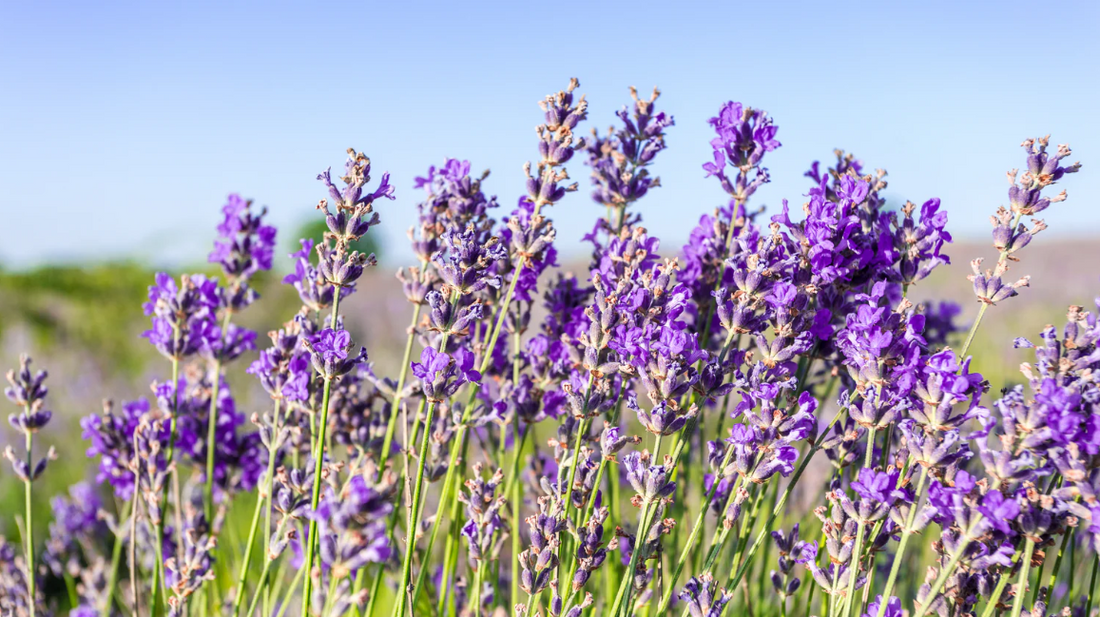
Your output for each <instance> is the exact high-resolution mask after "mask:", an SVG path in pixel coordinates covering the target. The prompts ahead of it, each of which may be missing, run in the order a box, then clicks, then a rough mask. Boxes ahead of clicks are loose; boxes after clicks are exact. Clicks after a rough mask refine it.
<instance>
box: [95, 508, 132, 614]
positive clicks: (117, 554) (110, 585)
mask: <svg viewBox="0 0 1100 617" xmlns="http://www.w3.org/2000/svg"><path fill="white" fill-rule="evenodd" d="M129 509H130V506H129V505H127V510H129ZM125 518H129V516H128V515H127V516H123V517H119V519H118V521H117V522H116V524H118V525H121V524H122V520H123V519H125ZM119 531H121V529H119ZM122 544H123V534H121V533H116V534H115V544H114V547H113V548H112V549H111V570H110V572H108V573H107V592H108V594H109V595H108V596H107V600H106V601H105V602H104V603H103V606H102V607H100V613H99V614H100V617H110V616H111V606H112V605H113V604H114V601H115V595H116V589H115V587H116V583H117V582H118V566H119V564H121V563H122Z"/></svg>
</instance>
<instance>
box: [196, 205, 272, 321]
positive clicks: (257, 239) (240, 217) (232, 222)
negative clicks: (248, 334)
mask: <svg viewBox="0 0 1100 617" xmlns="http://www.w3.org/2000/svg"><path fill="white" fill-rule="evenodd" d="M222 214H224V215H225V218H224V220H223V221H222V223H221V224H219V225H218V240H216V241H215V242H214V250H213V252H211V253H210V256H209V257H208V261H209V262H210V263H216V264H221V267H222V271H223V272H225V275H226V277H227V279H228V280H229V283H228V289H227V292H228V294H229V298H228V302H227V305H228V306H230V307H232V308H233V309H234V310H239V309H242V308H244V307H245V306H248V305H249V304H251V303H252V302H253V301H255V299H256V297H257V296H256V293H255V292H254V291H252V290H251V289H250V288H249V287H248V279H249V278H251V277H252V275H254V274H255V273H256V272H259V271H261V270H270V269H271V264H272V257H273V256H274V253H275V233H276V232H275V228H274V227H272V226H270V225H264V224H263V218H264V216H265V215H266V214H267V208H264V209H262V210H260V212H259V213H258V214H254V213H253V212H252V202H251V201H245V200H244V199H242V198H241V196H240V195H237V194H232V195H230V196H229V201H228V203H227V204H226V205H225V206H224V207H223V208H222Z"/></svg>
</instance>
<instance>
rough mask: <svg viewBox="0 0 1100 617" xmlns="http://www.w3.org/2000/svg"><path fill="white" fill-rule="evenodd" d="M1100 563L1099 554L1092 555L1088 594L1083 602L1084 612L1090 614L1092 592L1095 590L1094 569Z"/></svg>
mask: <svg viewBox="0 0 1100 617" xmlns="http://www.w3.org/2000/svg"><path fill="white" fill-rule="evenodd" d="M1098 565H1100V555H1094V556H1093V561H1092V575H1091V576H1089V596H1088V600H1087V601H1086V603H1085V614H1086V615H1092V594H1093V592H1094V591H1096V570H1097V566H1098Z"/></svg>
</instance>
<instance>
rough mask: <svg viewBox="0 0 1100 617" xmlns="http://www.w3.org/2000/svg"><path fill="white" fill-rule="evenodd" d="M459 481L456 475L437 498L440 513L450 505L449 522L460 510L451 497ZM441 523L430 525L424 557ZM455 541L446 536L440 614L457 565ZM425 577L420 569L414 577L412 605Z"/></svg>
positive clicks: (426, 570)
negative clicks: (453, 555)
mask: <svg viewBox="0 0 1100 617" xmlns="http://www.w3.org/2000/svg"><path fill="white" fill-rule="evenodd" d="M461 481H462V477H461V476H457V475H456V476H455V477H454V479H453V480H452V481H451V483H450V485H448V486H444V487H443V494H442V495H440V497H439V504H440V511H442V507H443V505H444V504H448V503H449V504H450V505H451V510H450V513H451V520H456V518H457V516H458V513H459V511H460V510H461V507H460V503H461V502H459V501H458V500H457V499H454V498H453V497H452V496H451V494H452V493H454V492H455V491H458V490H460V489H459V488H458V487H456V486H454V484H455V483H457V482H461ZM442 522H443V521H442V520H437V521H436V522H435V523H434V524H433V525H432V531H431V533H430V534H428V545H427V546H426V547H425V548H424V555H431V554H432V549H433V548H434V547H435V541H436V537H437V536H438V535H439V530H440V529H441V528H442V527H443V525H442ZM453 531H457V529H454V530H453ZM457 541H458V539H457V538H455V537H454V536H453V535H448V536H447V544H446V546H445V547H444V549H443V576H442V578H441V580H440V587H439V589H438V590H437V595H438V598H437V612H439V613H440V614H442V613H443V609H444V607H445V606H446V598H447V592H448V588H449V587H450V582H451V576H450V575H451V570H452V569H453V568H456V567H457V565H458V564H457V563H456V562H455V561H452V553H453V551H454V545H455V543H456V542H457ZM427 576H428V568H424V567H422V568H420V573H419V574H417V577H416V585H414V586H413V592H412V600H411V602H412V604H413V605H416V601H417V600H418V599H420V590H421V589H422V588H423V584H424V580H425V579H426V578H427Z"/></svg>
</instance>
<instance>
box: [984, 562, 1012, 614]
mask: <svg viewBox="0 0 1100 617" xmlns="http://www.w3.org/2000/svg"><path fill="white" fill-rule="evenodd" d="M1011 578H1012V571H1011V569H1009V570H1006V571H1005V572H1004V573H1002V574H1001V580H999V581H997V587H996V588H995V589H994V590H993V595H992V596H990V597H989V602H988V603H987V604H986V605H985V610H984V611H982V617H993V612H994V611H996V610H997V603H998V602H1000V601H1001V595H1002V594H1004V591H1005V587H1007V586H1008V581H1009V579H1011Z"/></svg>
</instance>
